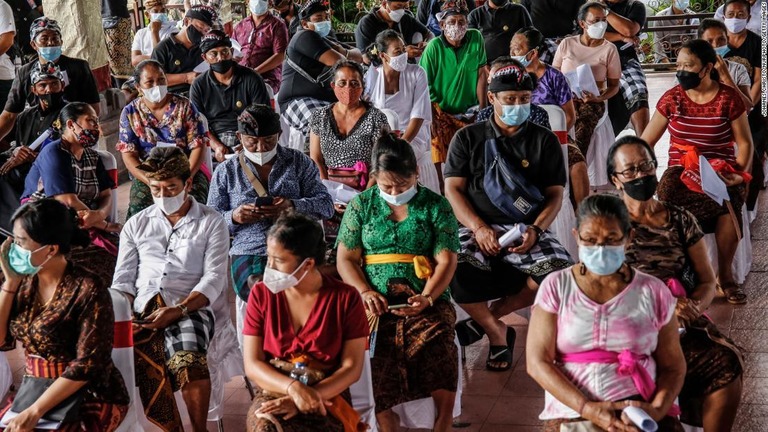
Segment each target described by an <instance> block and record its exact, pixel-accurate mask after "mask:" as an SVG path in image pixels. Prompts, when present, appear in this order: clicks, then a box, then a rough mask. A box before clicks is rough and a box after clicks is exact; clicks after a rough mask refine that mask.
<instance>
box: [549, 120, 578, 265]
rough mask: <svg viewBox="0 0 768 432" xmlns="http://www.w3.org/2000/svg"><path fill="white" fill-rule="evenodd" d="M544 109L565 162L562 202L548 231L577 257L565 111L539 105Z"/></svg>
mask: <svg viewBox="0 0 768 432" xmlns="http://www.w3.org/2000/svg"><path fill="white" fill-rule="evenodd" d="M539 106H540V107H541V108H544V109H545V110H546V111H547V114H548V115H549V126H550V127H551V128H552V132H554V133H555V135H557V138H558V140H560V144H561V148H562V150H563V158H564V159H563V160H564V161H565V178H566V183H565V189H564V190H563V201H562V205H561V206H560V211H559V212H558V213H557V217H555V220H554V221H553V222H552V225H550V227H549V229H550V230H551V231H552V234H554V235H555V238H557V240H559V241H560V244H562V245H563V247H565V249H566V250H567V251H568V253H569V254H571V256H572V257H576V256H578V251H579V245H578V244H577V243H576V239H575V238H574V237H573V235H572V234H571V230H572V229H573V228H576V213H575V212H574V209H573V204H571V188H570V184H571V178H570V167H569V166H568V131H567V130H566V127H567V123H566V119H565V111H563V109H562V108H560V107H559V106H557V105H539Z"/></svg>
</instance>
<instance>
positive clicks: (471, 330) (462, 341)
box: [455, 318, 485, 347]
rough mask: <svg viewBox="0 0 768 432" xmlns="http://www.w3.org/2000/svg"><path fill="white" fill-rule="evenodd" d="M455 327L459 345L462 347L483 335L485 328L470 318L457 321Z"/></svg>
mask: <svg viewBox="0 0 768 432" xmlns="http://www.w3.org/2000/svg"><path fill="white" fill-rule="evenodd" d="M455 328H456V337H457V338H458V339H459V345H461V346H463V347H465V346H470V345H472V344H473V343H475V342H477V341H479V340H480V339H482V338H483V336H485V330H484V329H483V328H482V327H481V326H480V324H478V323H477V321H475V320H473V319H472V318H470V319H466V320H464V321H459V322H457V323H456V326H455Z"/></svg>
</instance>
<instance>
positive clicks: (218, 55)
mask: <svg viewBox="0 0 768 432" xmlns="http://www.w3.org/2000/svg"><path fill="white" fill-rule="evenodd" d="M205 56H206V57H207V58H208V59H209V60H217V59H228V58H230V57H232V50H231V49H229V48H224V49H222V50H221V51H213V50H211V51H208V52H207V53H205Z"/></svg>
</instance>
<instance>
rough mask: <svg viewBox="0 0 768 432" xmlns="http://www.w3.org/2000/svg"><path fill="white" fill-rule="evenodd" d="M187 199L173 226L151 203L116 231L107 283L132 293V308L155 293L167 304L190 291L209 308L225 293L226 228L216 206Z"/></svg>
mask: <svg viewBox="0 0 768 432" xmlns="http://www.w3.org/2000/svg"><path fill="white" fill-rule="evenodd" d="M190 200H191V201H192V206H191V207H190V209H189V212H188V213H187V215H186V216H184V217H183V218H181V219H180V220H179V221H178V222H176V225H175V226H171V223H170V222H168V219H167V218H166V217H165V215H164V214H163V212H162V211H161V210H160V209H159V208H158V207H157V206H155V205H152V206H150V207H148V208H147V209H145V210H143V211H141V212H139V213H138V214H136V215H134V216H133V217H132V218H130V219H129V220H128V222H126V224H125V226H124V227H123V231H122V232H121V233H120V252H119V253H118V255H117V266H116V269H115V276H114V279H113V282H112V288H113V289H116V290H118V291H122V292H125V293H127V294H130V295H132V296H134V297H135V300H134V303H133V310H134V311H135V312H137V313H141V312H142V311H143V310H144V308H145V306H146V304H147V302H148V301H149V300H151V299H152V298H153V297H155V296H156V295H157V294H160V295H161V296H162V297H163V300H164V301H165V304H166V306H169V307H170V306H174V305H177V304H179V303H181V302H182V301H184V299H186V298H187V297H188V296H189V295H190V293H192V292H194V291H197V292H199V293H200V294H202V295H204V296H205V297H206V298H207V299H208V301H209V306H208V307H210V305H212V304H213V303H214V302H215V301H216V299H218V298H219V297H220V296H222V295H224V287H225V286H226V285H227V278H228V265H227V258H228V250H229V229H228V228H227V224H226V222H224V218H222V216H221V215H220V214H219V213H217V212H216V211H215V210H213V209H211V208H210V207H207V206H205V205H202V204H199V203H198V202H197V201H195V200H194V199H193V198H190Z"/></svg>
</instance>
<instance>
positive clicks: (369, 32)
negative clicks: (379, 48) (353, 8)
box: [355, 8, 430, 51]
mask: <svg viewBox="0 0 768 432" xmlns="http://www.w3.org/2000/svg"><path fill="white" fill-rule="evenodd" d="M389 29H390V27H389V24H388V23H387V22H386V21H384V19H382V18H381V16H379V8H375V9H373V10H372V11H371V12H370V13H368V14H367V15H365V16H364V17H363V18H362V19H361V20H360V22H359V23H358V24H357V28H355V43H356V45H357V49H359V50H360V51H365V50H366V48H368V46H369V45H371V44H372V43H373V42H374V41H375V40H376V36H377V35H378V34H379V33H381V32H383V31H384V30H389ZM392 29H393V30H395V31H397V32H398V33H400V35H401V36H402V37H403V40H404V41H405V44H406V45H412V44H414V42H413V35H415V34H416V33H420V34H421V35H422V40H427V36H428V35H429V33H430V32H429V30H428V29H427V27H425V26H424V24H422V23H420V22H418V21H416V18H414V17H413V15H411V14H410V13H407V12H406V14H405V15H403V18H402V19H401V20H400V22H399V23H395V25H394V27H392Z"/></svg>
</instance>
